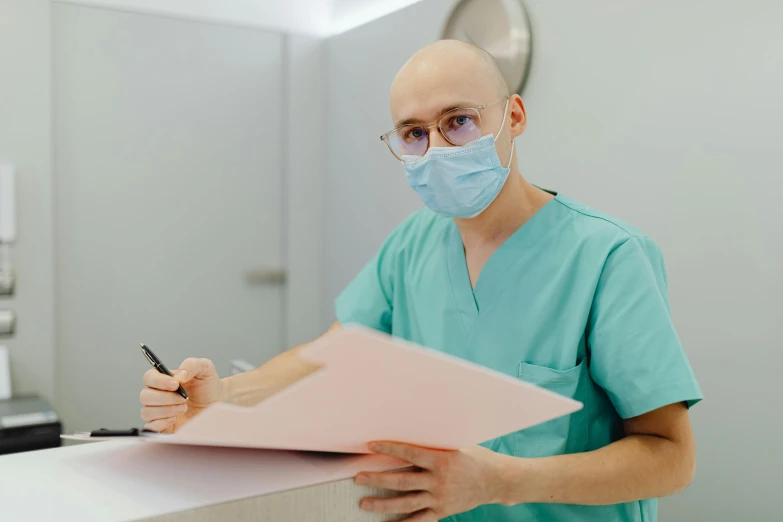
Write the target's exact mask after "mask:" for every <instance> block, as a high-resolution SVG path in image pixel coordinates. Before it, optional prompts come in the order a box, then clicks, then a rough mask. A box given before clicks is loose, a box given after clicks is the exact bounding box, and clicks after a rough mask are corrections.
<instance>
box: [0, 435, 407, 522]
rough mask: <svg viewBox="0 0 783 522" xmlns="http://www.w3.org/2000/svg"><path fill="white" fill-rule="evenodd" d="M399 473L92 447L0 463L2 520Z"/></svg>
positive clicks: (138, 445)
mask: <svg viewBox="0 0 783 522" xmlns="http://www.w3.org/2000/svg"><path fill="white" fill-rule="evenodd" d="M399 467H400V463H399V461H394V460H392V459H388V458H386V457H380V456H372V455H363V456H356V455H334V454H319V453H294V452H282V451H265V450H254V449H232V448H209V447H195V446H176V445H168V444H154V443H149V442H143V441H141V440H138V439H133V440H127V439H124V440H118V441H111V442H91V443H85V444H80V445H77V446H69V447H63V448H57V449H50V450H42V451H33V452H28V453H18V454H12V455H5V456H0V519H1V520H2V521H3V522H16V521H24V522H30V521H39V520H40V521H50V520H54V521H57V522H71V521H73V522H77V521H78V522H91V521H94V522H126V521H133V520H139V519H144V518H150V517H154V516H160V515H164V514H168V513H174V512H179V511H186V510H191V509H196V508H200V507H204V506H209V505H213V504H217V503H220V502H228V501H232V500H238V499H242V498H250V497H255V496H259V495H267V494H274V493H278V492H282V491H288V490H291V489H297V488H302V487H307V486H312V485H316V484H323V483H326V482H333V481H337V480H343V479H347V478H351V477H353V476H355V475H356V474H357V473H358V472H359V471H381V470H389V469H394V468H399Z"/></svg>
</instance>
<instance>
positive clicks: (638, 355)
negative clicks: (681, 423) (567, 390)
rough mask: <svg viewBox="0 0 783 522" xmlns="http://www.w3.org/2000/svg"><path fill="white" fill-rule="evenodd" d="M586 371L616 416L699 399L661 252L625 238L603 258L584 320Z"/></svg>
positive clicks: (650, 243) (642, 240)
mask: <svg viewBox="0 0 783 522" xmlns="http://www.w3.org/2000/svg"><path fill="white" fill-rule="evenodd" d="M588 345H589V348H590V373H591V376H592V378H593V381H595V382H596V384H598V385H599V386H600V387H601V388H603V390H604V391H605V392H606V393H607V395H608V396H609V398H610V400H611V401H612V404H613V405H614V407H615V409H616V410H617V412H618V413H619V415H620V416H621V417H622V418H624V419H627V418H631V417H636V416H639V415H642V414H644V413H648V412H650V411H653V410H655V409H658V408H661V407H663V406H666V405H669V404H674V403H677V402H685V403H687V405H688V406H689V407H690V406H693V405H694V404H696V403H697V402H699V401H700V400H701V399H702V398H703V396H702V392H701V389H700V388H699V385H698V383H697V382H696V378H695V376H694V374H693V371H692V369H691V366H690V363H689V362H688V359H687V357H686V355H685V352H684V350H683V348H682V345H681V344H680V340H679V338H678V336H677V332H676V331H675V329H674V324H673V322H672V318H671V312H670V309H669V301H668V297H667V283H666V271H665V268H664V263H663V256H662V255H661V252H660V249H659V248H658V247H657V245H655V243H653V241H652V240H651V239H649V238H644V237H633V238H631V239H628V240H627V241H625V242H624V243H622V244H621V245H619V246H618V247H616V248H615V249H614V250H613V251H612V253H611V254H610V255H609V256H608V257H607V259H606V263H605V264H604V267H603V270H602V272H601V276H600V278H599V281H598V286H597V288H596V292H595V296H594V298H593V304H592V308H591V311H590V318H589V322H588Z"/></svg>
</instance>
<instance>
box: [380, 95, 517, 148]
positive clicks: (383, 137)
mask: <svg viewBox="0 0 783 522" xmlns="http://www.w3.org/2000/svg"><path fill="white" fill-rule="evenodd" d="M509 98H510V96H509V95H506V96H503V97H502V98H500V99H498V100H495V101H493V102H492V103H485V104H482V105H479V106H477V107H454V108H453V109H451V110H449V111H447V112H444V113H443V114H441V115H440V117H439V118H438V120H437V121H435V122H432V123H429V124H427V125H417V124H414V123H408V124H406V125H400V126H399V127H395V128H393V129H392V130H390V131H389V132H387V133H386V134H383V135H381V141H383V142H384V143H386V146H387V147H389V152H391V153H392V155H393V156H394V157H395V158H397V159H398V160H399V161H404V160H403V159H402V158H401V157H400V156H398V155H397V153H396V152H394V149H393V148H392V145H391V143H389V136H391V135H392V134H394V133H395V132H397V131H398V130H400V129H404V128H406V127H413V128H422V129H424V130H426V131H427V150H425V151H424V153H425V154H426V153H427V151H428V150H430V129H431V128H433V127H437V128H438V132H439V133H440V135H441V136H443V139H444V140H446V141H447V142H449V144H451V145H452V146H454V147H464V146H465V145H469V144H470V143H473V141H476V140H473V141H470V142H468V143H465V144H463V145H457V144H456V143H454V142H453V141H451V140H450V139H449V138H448V136H446V134H445V133H444V132H443V128H442V127H441V122H443V120H444V119H445V118H446V116H448V115H449V114H451V113H452V112H457V111H464V110H466V109H470V110H474V111H476V114H477V115H478V117H479V127H480V126H481V111H483V110H484V109H487V108H489V107H492V106H493V105H497V104H498V103H500V102H502V101H505V100H508V99H509ZM483 136H484V135H483V134H482V136H481V137H483ZM477 139H479V138H477ZM419 157H421V156H419Z"/></svg>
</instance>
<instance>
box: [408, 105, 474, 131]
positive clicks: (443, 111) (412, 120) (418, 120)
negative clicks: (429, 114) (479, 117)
mask: <svg viewBox="0 0 783 522" xmlns="http://www.w3.org/2000/svg"><path fill="white" fill-rule="evenodd" d="M480 105H481V104H476V103H474V102H469V101H465V102H458V103H454V104H451V105H449V106H448V107H444V108H442V109H441V110H440V112H439V113H438V117H437V118H435V121H437V120H438V119H439V118H440V117H441V116H443V115H444V114H446V113H447V112H449V111H453V110H454V109H465V108H468V107H479V106H480ZM417 123H429V122H427V121H425V120H422V119H421V118H406V119H404V120H401V121H398V122H397V123H395V124H394V128H395V129H396V128H397V127H403V126H405V125H414V124H417Z"/></svg>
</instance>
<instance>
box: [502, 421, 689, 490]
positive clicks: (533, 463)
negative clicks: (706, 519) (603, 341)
mask: <svg viewBox="0 0 783 522" xmlns="http://www.w3.org/2000/svg"><path fill="white" fill-rule="evenodd" d="M693 469H694V459H693V451H692V448H689V447H688V445H687V444H686V443H683V442H675V441H672V440H669V439H666V438H662V437H658V436H653V435H630V436H628V437H625V438H623V439H621V440H619V441H617V442H614V443H612V444H610V445H608V446H605V447H603V448H601V449H599V450H596V451H591V452H587V453H579V454H573V455H559V456H555V457H547V458H540V459H519V458H513V457H509V458H508V460H507V461H506V463H505V465H504V469H503V475H504V480H503V481H502V482H503V484H504V485H503V486H501V487H502V488H503V489H504V490H505V491H504V492H503V493H501V495H500V497H501V498H502V502H503V503H504V504H508V505H512V504H519V503H528V502H554V503H563V504H592V505H600V504H618V503H621V502H631V501H635V500H640V499H644V498H655V497H663V496H666V495H671V494H673V493H676V492H678V491H681V490H683V489H685V488H686V487H687V486H688V484H689V483H690V481H691V479H692V478H693Z"/></svg>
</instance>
